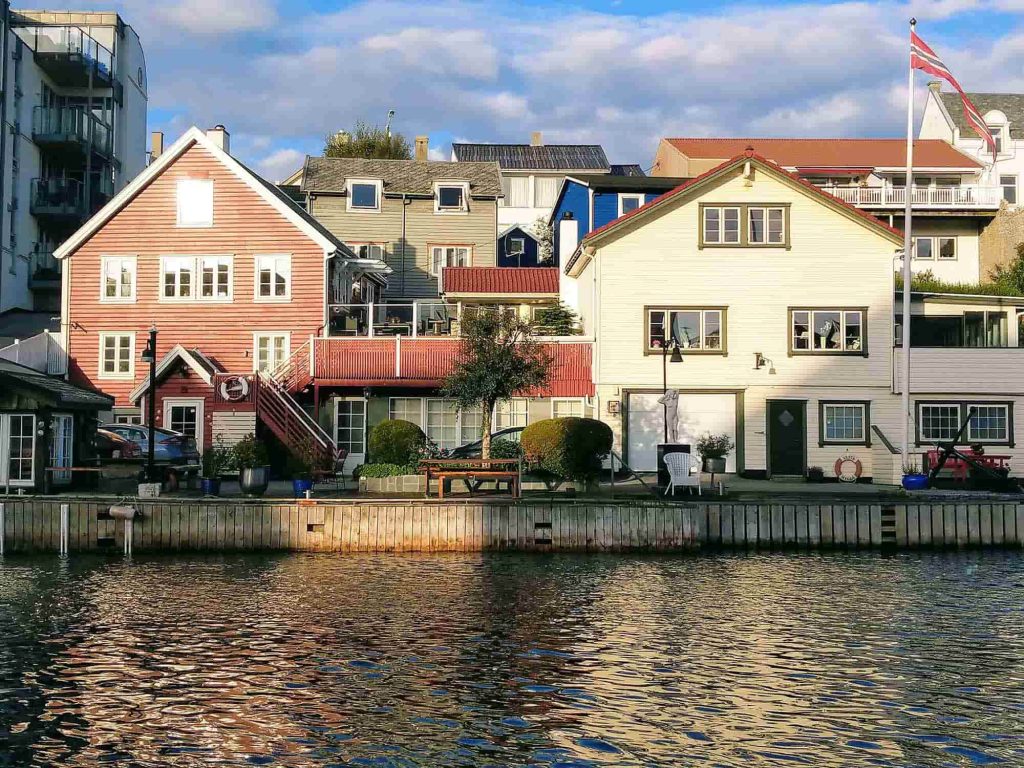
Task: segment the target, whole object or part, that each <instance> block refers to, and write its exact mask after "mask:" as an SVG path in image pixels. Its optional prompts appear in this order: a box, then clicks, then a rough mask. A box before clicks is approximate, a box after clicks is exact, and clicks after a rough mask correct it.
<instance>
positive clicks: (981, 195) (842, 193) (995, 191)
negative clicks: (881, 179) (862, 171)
mask: <svg viewBox="0 0 1024 768" xmlns="http://www.w3.org/2000/svg"><path fill="white" fill-rule="evenodd" d="M822 189H823V190H825V191H826V192H828V193H829V194H832V195H835V196H836V197H838V198H839V199H840V200H843V201H844V202H847V203H850V204H851V205H856V206H857V207H859V208H902V207H903V206H905V205H906V204H907V188H906V187H861V186H857V185H850V186H839V185H826V186H823V187H822ZM910 189H911V198H910V201H911V205H913V207H914V208H979V209H993V210H995V209H998V208H999V203H1000V201H1001V200H1002V199H1003V190H1002V188H1001V187H981V186H976V185H973V184H962V185H957V186H948V187H911V188H910Z"/></svg>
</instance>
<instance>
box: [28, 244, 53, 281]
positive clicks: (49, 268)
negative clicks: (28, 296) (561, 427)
mask: <svg viewBox="0 0 1024 768" xmlns="http://www.w3.org/2000/svg"><path fill="white" fill-rule="evenodd" d="M29 262H30V263H29V272H28V286H29V288H32V289H44V288H59V287H60V269H61V267H60V265H61V263H60V262H59V261H57V259H55V258H54V256H53V252H52V251H33V252H32V253H30V254H29Z"/></svg>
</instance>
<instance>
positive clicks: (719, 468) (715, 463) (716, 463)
mask: <svg viewBox="0 0 1024 768" xmlns="http://www.w3.org/2000/svg"><path fill="white" fill-rule="evenodd" d="M704 471H705V472H709V473H710V474H713V475H721V474H724V473H725V459H724V458H720V459H719V458H707V459H704Z"/></svg>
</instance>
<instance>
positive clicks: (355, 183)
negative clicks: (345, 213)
mask: <svg viewBox="0 0 1024 768" xmlns="http://www.w3.org/2000/svg"><path fill="white" fill-rule="evenodd" d="M380 198H381V182H380V180H379V179H349V180H348V209H349V210H350V211H365V212H370V213H377V212H379V211H380Z"/></svg>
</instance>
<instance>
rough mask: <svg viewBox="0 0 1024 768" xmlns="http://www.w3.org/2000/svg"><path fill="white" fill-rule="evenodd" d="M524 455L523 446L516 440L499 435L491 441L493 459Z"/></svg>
mask: <svg viewBox="0 0 1024 768" xmlns="http://www.w3.org/2000/svg"><path fill="white" fill-rule="evenodd" d="M522 455H523V447H522V446H521V445H520V444H519V443H517V442H516V441H515V440H507V439H505V438H504V437H499V438H498V439H497V440H492V441H491V458H492V459H518V458H519V457H520V456H522Z"/></svg>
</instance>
